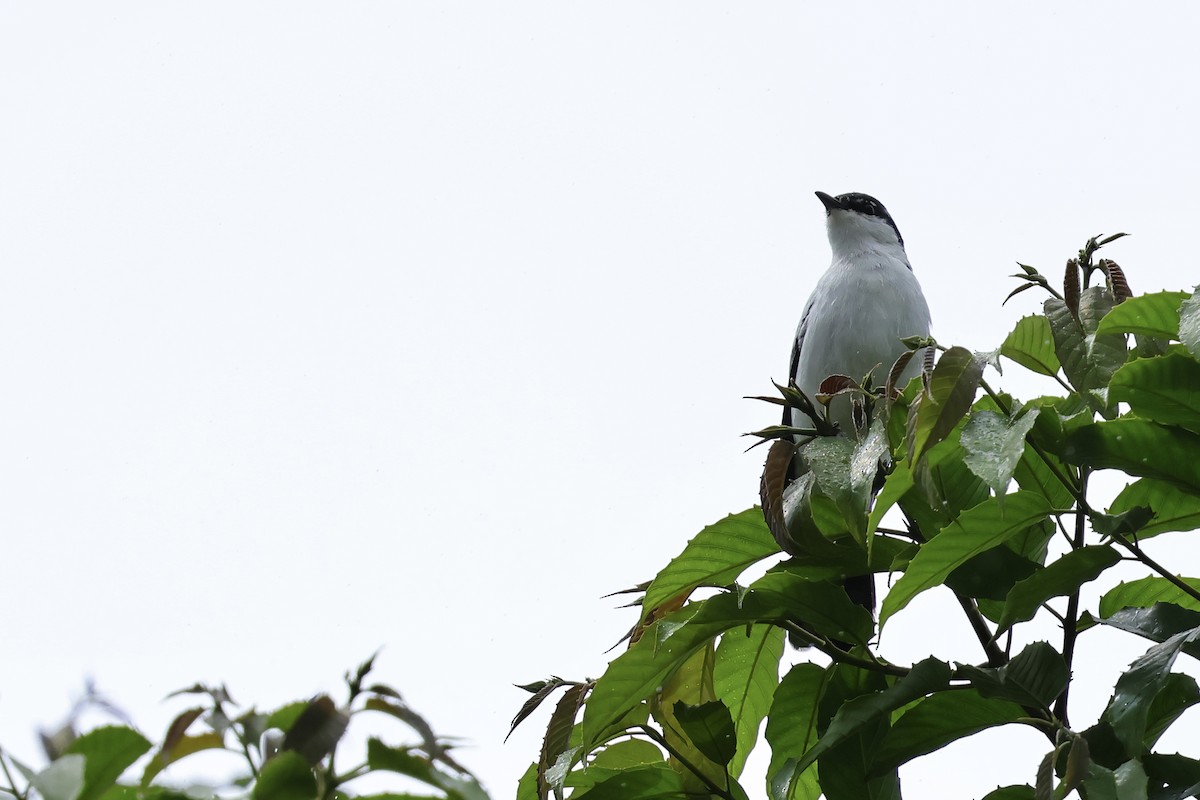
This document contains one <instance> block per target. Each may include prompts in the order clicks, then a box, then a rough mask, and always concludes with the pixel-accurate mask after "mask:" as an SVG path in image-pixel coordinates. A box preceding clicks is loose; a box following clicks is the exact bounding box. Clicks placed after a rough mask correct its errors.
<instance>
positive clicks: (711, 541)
mask: <svg viewBox="0 0 1200 800" xmlns="http://www.w3.org/2000/svg"><path fill="white" fill-rule="evenodd" d="M778 552H779V546H778V545H777V544H776V543H775V539H774V537H772V536H771V532H770V531H769V530H767V525H766V523H765V522H764V521H763V516H762V511H761V510H760V509H759V508H758V507H757V506H756V507H754V508H749V509H747V510H745V511H742V512H740V513H738V514H731V515H729V516H728V517H725V519H723V520H721V521H720V522H717V523H715V524H713V525H709V526H708V527H706V528H705V529H704V530H702V531H700V533H698V534H696V536H695V537H694V538H693V539H692V540H691V541H690V542H688V543H687V546H686V547H684V549H683V552H682V553H680V554H679V555H678V556H676V557H675V558H674V559H672V560H671V563H669V564H667V566H666V567H664V568H663V570H662V571H661V572H659V573H658V576H657V577H656V578H655V579H654V581H653V582H652V583H651V584H650V587H649V588H648V589H647V590H646V597H645V600H644V601H643V602H642V608H643V610H645V611H647V612H648V611H650V610H651V609H655V608H658V607H659V606H660V605H662V604H663V603H665V602H666V601H668V600H670V599H671V598H673V597H675V596H676V595H678V594H680V593H682V592H687V591H691V590H692V589H695V588H696V587H698V586H728V585H729V584H731V583H733V582H734V581H735V580H737V578H738V576H739V575H741V574H742V571H743V570H745V569H746V568H747V567H749V566H750V565H751V564H755V563H757V562H759V561H761V560H762V559H764V558H766V557H768V556H770V555H773V554H775V553H778Z"/></svg>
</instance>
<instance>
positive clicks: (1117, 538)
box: [1110, 533, 1200, 600]
mask: <svg viewBox="0 0 1200 800" xmlns="http://www.w3.org/2000/svg"><path fill="white" fill-rule="evenodd" d="M1110 538H1111V539H1112V540H1113V541H1114V542H1116V543H1117V544H1119V545H1121V546H1122V547H1124V548H1125V549H1126V550H1128V551H1129V552H1130V553H1132V554H1133V557H1134V558H1136V559H1137V560H1138V561H1140V562H1142V563H1143V564H1145V565H1146V566H1147V567H1149V568H1150V569H1152V570H1154V571H1155V572H1157V573H1158V574H1159V575H1161V576H1163V577H1164V578H1166V579H1167V580H1168V581H1170V582H1171V583H1172V584H1174V585H1175V586H1176V587H1177V588H1178V589H1179V590H1180V591H1181V592H1183V593H1184V594H1186V595H1188V596H1189V597H1192V598H1194V599H1196V600H1200V590H1198V589H1196V588H1195V587H1194V586H1192V585H1190V584H1189V583H1187V581H1185V580H1183V579H1182V578H1180V577H1179V576H1178V575H1175V574H1174V573H1172V572H1170V571H1169V570H1168V569H1167V568H1166V567H1164V566H1163V565H1162V564H1159V563H1158V562H1157V561H1155V560H1154V559H1153V558H1151V557H1150V556H1148V555H1146V551H1145V550H1143V549H1142V548H1140V547H1138V546H1137V545H1136V544H1134V543H1133V542H1131V541H1129V540H1128V539H1126V538H1125V536H1124V535H1123V534H1120V533H1113V534H1110Z"/></svg>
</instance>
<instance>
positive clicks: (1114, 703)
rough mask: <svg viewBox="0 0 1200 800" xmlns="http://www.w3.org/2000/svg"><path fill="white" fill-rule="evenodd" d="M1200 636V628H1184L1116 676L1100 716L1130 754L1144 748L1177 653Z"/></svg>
mask: <svg viewBox="0 0 1200 800" xmlns="http://www.w3.org/2000/svg"><path fill="white" fill-rule="evenodd" d="M1197 639H1200V628H1197V629H1194V630H1190V631H1183V632H1182V633H1177V634H1175V635H1174V636H1172V637H1171V638H1170V639H1168V640H1167V641H1165V642H1163V643H1162V644H1157V645H1155V646H1154V647H1151V648H1150V649H1149V650H1147V651H1146V653H1145V655H1143V656H1141V657H1140V658H1138V659H1137V660H1135V661H1134V662H1133V664H1131V665H1130V668H1129V669H1128V670H1127V671H1126V672H1125V673H1124V674H1122V675H1121V677H1120V678H1118V679H1117V686H1116V689H1115V690H1114V692H1113V697H1112V700H1111V701H1109V704H1108V708H1106V709H1105V710H1104V714H1103V716H1102V717H1101V719H1103V720H1104V721H1105V722H1107V723H1108V724H1109V725H1111V726H1112V729H1113V733H1115V734H1116V736H1117V739H1118V740H1119V741H1120V742H1121V744H1123V745H1124V746H1125V751H1126V753H1127V754H1128V755H1130V756H1135V755H1138V754H1140V753H1141V752H1142V745H1143V742H1144V741H1145V738H1146V733H1147V730H1148V723H1149V717H1150V707H1151V703H1152V701H1153V700H1154V697H1155V696H1156V695H1157V694H1158V693H1159V692H1160V691H1161V690H1162V689H1163V687H1164V686H1166V682H1167V675H1169V674H1170V670H1171V665H1172V664H1173V663H1175V657H1176V656H1178V655H1179V651H1180V650H1181V649H1182V648H1183V646H1184V645H1185V644H1191V643H1193V642H1195V641H1196V640H1197Z"/></svg>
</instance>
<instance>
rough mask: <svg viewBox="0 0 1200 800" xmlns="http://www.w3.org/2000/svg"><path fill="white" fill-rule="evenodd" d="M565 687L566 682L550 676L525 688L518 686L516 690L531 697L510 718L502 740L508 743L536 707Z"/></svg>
mask: <svg viewBox="0 0 1200 800" xmlns="http://www.w3.org/2000/svg"><path fill="white" fill-rule="evenodd" d="M566 685H567V681H564V680H563V679H562V678H559V677H557V676H551V677H550V679H549V680H544V681H537V682H536V683H530V684H527V685H525V686H518V687H517V688H518V689H524V690H525V691H527V692H530V693H532V694H533V697H530V698H529V699H528V700H526V701H525V702H524V703H523V704H522V705H521V708H520V710H518V711H517V713H516V716H514V717H513V718H512V724H511V725H509V728H508V734H507V735H506V736H505V737H504V740H505V741H508V737H509V736H512V733H513V731H515V730H516V729H517V726H518V725H520V724H521V723H522V722H524V721H525V718H526V717H528V716H529V715H530V714H532V713H533V712H534V711H536V710H537V707H538V706H540V705H541V704H542V701H544V700H545V699H546V698H547V697H549V696H550V695H551V694H553V693H554V691H555V690H557V689H558V688H560V687H562V686H566Z"/></svg>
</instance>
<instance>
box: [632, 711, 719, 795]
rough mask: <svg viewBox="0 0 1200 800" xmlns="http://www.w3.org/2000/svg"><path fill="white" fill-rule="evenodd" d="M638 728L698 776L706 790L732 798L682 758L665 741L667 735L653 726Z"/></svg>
mask: <svg viewBox="0 0 1200 800" xmlns="http://www.w3.org/2000/svg"><path fill="white" fill-rule="evenodd" d="M638 729H639V730H641V732H642V733H644V734H646V735H647V736H649V737H650V738H651V739H653V740H654V741H655V742H657V743H658V744H659V745H661V746H662V748H663V749H664V750H666V751H667V752H668V753H670V754H671V757H672V758H674V759H675V760H676V761H678V762H679V763H680V764H683V766H684V767H686V768H687V770H688V772H691V773H692V774H693V775H695V776H696V777H697V778H699V779H700V781H701V782H702V783H703V784H704V785H705V786H707V787H708V790H709V791H710V792H712V793H713V794H715V795H718V796H719V797H723V798H724V799H725V800H734V796H733V794H732V793H730V791H729V790H728V789H722V788H721V787H720V786H718V785H717V784H715V783H713V782H712V779H711V778H709V777H708V776H707V775H705V774H704V773H703V772H701V771H700V770H699V769H697V768H696V767H695V765H693V764H692V763H691V762H690V761H688V760H687V759H686V758H684V757H683V755H682V754H681V753H680V752H679V751H677V750H676V749H675V748H674V747H672V746H671V743H670V742H668V741H667V737H665V736H663V735H662V734H661V733H659V732H658V731H656V730H654V728H651V727H650V726H649V725H640V726H638Z"/></svg>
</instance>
